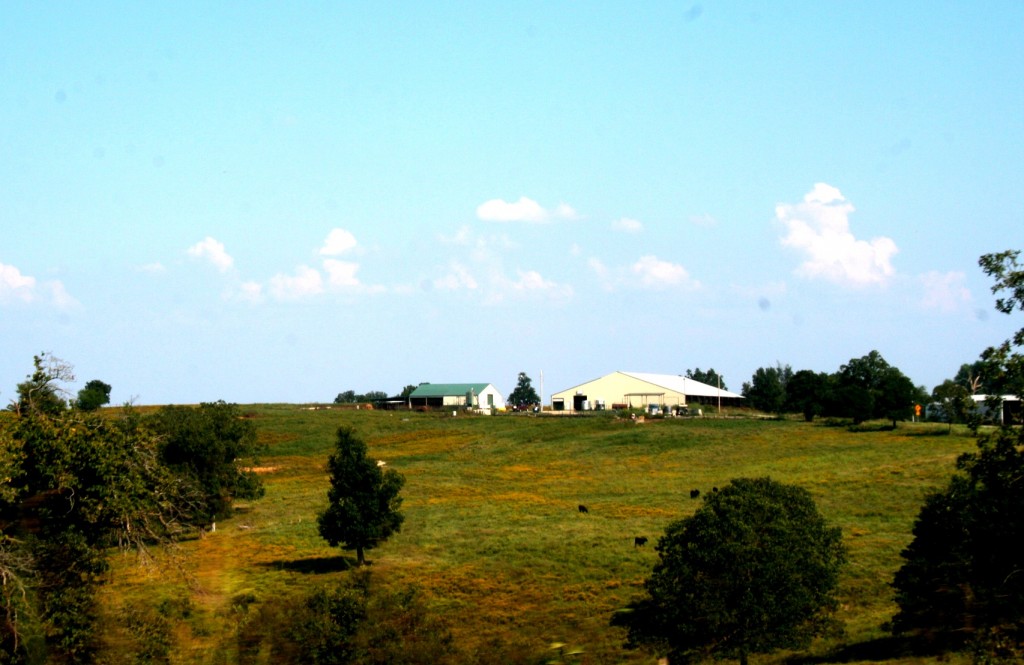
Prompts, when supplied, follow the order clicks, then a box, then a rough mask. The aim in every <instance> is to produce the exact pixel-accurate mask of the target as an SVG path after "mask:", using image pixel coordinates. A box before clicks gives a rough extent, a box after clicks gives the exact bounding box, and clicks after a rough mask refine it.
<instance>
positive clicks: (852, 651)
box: [786, 637, 943, 665]
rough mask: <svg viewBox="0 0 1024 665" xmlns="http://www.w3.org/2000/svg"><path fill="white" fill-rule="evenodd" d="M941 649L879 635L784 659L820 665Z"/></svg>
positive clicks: (930, 653)
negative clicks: (838, 646) (866, 639)
mask: <svg viewBox="0 0 1024 665" xmlns="http://www.w3.org/2000/svg"><path fill="white" fill-rule="evenodd" d="M942 652H943V651H942V650H941V649H939V648H938V647H936V646H935V645H934V644H931V643H928V642H926V641H923V640H920V639H914V638H909V637H880V638H878V639H875V640H868V641H866V642H857V643H855V644H847V645H845V646H843V647H840V648H839V649H836V650H835V651H830V652H829V653H826V654H819V655H815V656H806V655H798V656H792V657H790V658H787V659H786V663H787V665H820V664H823V663H855V662H863V661H868V662H884V661H887V660H896V659H898V658H906V657H908V656H914V657H924V656H937V655H939V654H941V653H942Z"/></svg>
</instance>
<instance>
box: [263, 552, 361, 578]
mask: <svg viewBox="0 0 1024 665" xmlns="http://www.w3.org/2000/svg"><path fill="white" fill-rule="evenodd" d="M260 565H261V566H263V567H264V568H273V569H274V570H290V571H292V572H294V573H302V574H304V575H323V574H325V573H340V572H342V571H345V570H351V569H352V568H355V567H356V560H355V558H354V557H347V556H341V555H339V556H329V557H311V558H309V559H292V560H288V561H282V560H278V561H268V562H267V563H261V564H260Z"/></svg>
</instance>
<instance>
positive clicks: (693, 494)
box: [690, 490, 700, 499]
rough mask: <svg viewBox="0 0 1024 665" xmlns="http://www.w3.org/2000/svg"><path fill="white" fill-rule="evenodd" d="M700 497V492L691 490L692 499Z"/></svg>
mask: <svg viewBox="0 0 1024 665" xmlns="http://www.w3.org/2000/svg"><path fill="white" fill-rule="evenodd" d="M699 496H700V490H690V498H691V499H696V498H697V497H699Z"/></svg>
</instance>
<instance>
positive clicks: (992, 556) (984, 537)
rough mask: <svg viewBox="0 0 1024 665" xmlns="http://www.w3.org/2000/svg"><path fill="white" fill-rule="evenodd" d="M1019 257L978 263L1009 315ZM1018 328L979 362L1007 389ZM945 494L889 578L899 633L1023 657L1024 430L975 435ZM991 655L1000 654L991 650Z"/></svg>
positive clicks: (1022, 290) (1022, 274)
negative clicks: (974, 445)
mask: <svg viewBox="0 0 1024 665" xmlns="http://www.w3.org/2000/svg"><path fill="white" fill-rule="evenodd" d="M1018 254H1019V252H1016V251H1009V252H1001V253H998V254H986V255H984V256H982V257H981V259H980V260H979V264H980V265H981V266H982V268H983V269H984V271H985V272H986V274H988V275H989V276H990V277H993V278H994V279H995V282H996V283H995V286H993V287H992V291H993V293H996V294H999V293H1001V292H1002V291H1004V290H1005V291H1009V296H1007V297H1001V298H999V299H998V300H997V301H996V308H997V309H998V310H999V311H1001V312H1004V313H1006V314H1010V313H1012V312H1013V311H1014V310H1015V309H1019V310H1024V269H1022V268H1024V266H1019V265H1018V264H1017V256H1018ZM1022 345H1024V328H1022V329H1020V330H1019V331H1017V333H1015V334H1014V336H1013V337H1012V338H1011V339H1009V340H1007V341H1005V342H1004V343H1003V344H1002V345H1000V346H998V347H990V348H989V349H987V350H986V351H985V353H983V355H982V357H983V360H985V361H986V362H988V363H991V365H990V367H992V368H993V369H994V370H995V371H996V373H997V374H998V377H999V379H1000V380H1002V381H1004V382H1005V385H1007V386H1017V387H1018V390H1017V392H1016V394H1017V395H1021V393H1022V392H1024V389H1022V388H1024V354H1021V352H1020V350H1019V349H1020V347H1021V346H1022ZM956 469H957V471H956V473H955V474H954V475H953V477H952V478H951V479H950V481H949V484H948V485H947V487H946V489H945V490H943V491H941V492H938V493H935V494H932V495H930V496H929V497H928V498H927V499H926V501H925V504H924V506H923V507H922V508H921V512H920V513H919V514H918V517H917V520H916V521H915V523H914V531H913V534H914V538H913V540H912V541H911V543H910V545H909V546H908V547H907V548H906V549H905V550H904V551H903V552H902V557H903V559H904V563H903V565H902V567H901V568H900V569H899V571H897V573H896V576H895V578H894V579H893V586H894V587H895V589H896V602H897V604H898V605H899V608H900V609H899V612H898V613H897V615H896V616H895V617H894V619H893V631H894V632H895V633H896V634H912V635H921V636H925V637H928V638H930V639H932V640H934V641H935V642H937V643H938V644H939V645H942V646H948V647H960V646H963V645H965V644H967V643H970V642H973V643H974V644H975V646H976V647H979V648H980V649H982V650H983V652H989V654H991V652H992V651H993V650H994V648H993V646H992V645H994V644H999V645H1001V646H1002V648H1004V649H1005V650H1006V652H1008V657H1010V658H1016V659H1017V662H1019V660H1020V658H1021V657H1024V649H1022V645H1024V629H1022V626H1024V573H1022V571H1024V550H1022V549H1021V548H1020V547H1018V546H1016V545H1013V543H1019V542H1021V540H1022V539H1024V483H1022V482H1021V479H1022V478H1024V428H1021V427H1016V428H1012V427H1009V426H1007V425H1005V424H1004V426H1003V427H1001V428H1000V429H998V430H995V431H994V432H986V433H983V434H982V435H980V436H979V437H978V449H977V451H976V452H973V453H967V454H964V455H962V456H961V457H960V458H959V459H958V460H957V464H956ZM997 655H998V654H997Z"/></svg>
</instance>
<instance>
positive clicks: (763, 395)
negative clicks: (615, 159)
mask: <svg viewBox="0 0 1024 665" xmlns="http://www.w3.org/2000/svg"><path fill="white" fill-rule="evenodd" d="M792 376H793V369H792V368H791V367H790V366H789V365H782V364H781V363H780V364H778V365H776V366H775V367H758V368H757V370H756V371H755V372H754V376H753V377H752V378H751V380H750V383H744V384H743V391H742V392H743V396H744V397H746V398H747V403H748V404H749V405H750V406H752V407H754V408H755V409H757V410H759V411H764V412H765V413H782V410H783V405H784V404H785V403H786V384H787V383H788V382H789V379H790V377H792Z"/></svg>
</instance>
